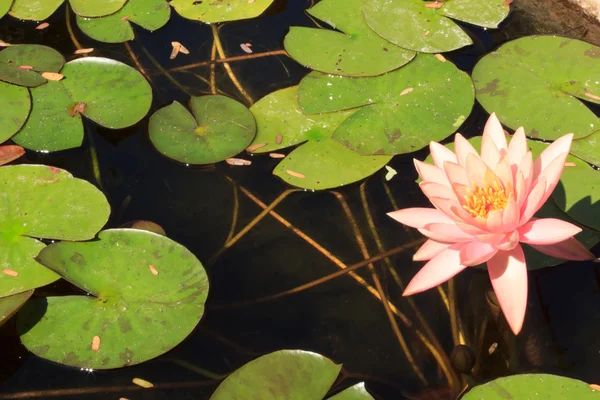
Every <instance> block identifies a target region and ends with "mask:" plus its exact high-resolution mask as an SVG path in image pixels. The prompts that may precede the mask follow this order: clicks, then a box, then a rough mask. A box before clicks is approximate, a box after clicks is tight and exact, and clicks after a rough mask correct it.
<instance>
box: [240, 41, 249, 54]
mask: <svg viewBox="0 0 600 400" xmlns="http://www.w3.org/2000/svg"><path fill="white" fill-rule="evenodd" d="M249 44H250V43H242V44H240V47H241V48H242V50H244V53H248V54H250V53H252V49H251V48H250V46H251V45H250V46H248V45H249Z"/></svg>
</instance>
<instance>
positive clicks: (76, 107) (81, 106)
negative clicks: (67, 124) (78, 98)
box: [71, 103, 85, 117]
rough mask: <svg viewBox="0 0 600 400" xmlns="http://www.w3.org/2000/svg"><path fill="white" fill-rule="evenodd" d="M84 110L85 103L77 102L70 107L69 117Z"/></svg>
mask: <svg viewBox="0 0 600 400" xmlns="http://www.w3.org/2000/svg"><path fill="white" fill-rule="evenodd" d="M84 112H85V103H77V104H75V105H74V106H73V108H72V109H71V117H74V116H76V115H77V114H83V113H84Z"/></svg>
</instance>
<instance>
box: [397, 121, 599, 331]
mask: <svg viewBox="0 0 600 400" xmlns="http://www.w3.org/2000/svg"><path fill="white" fill-rule="evenodd" d="M572 138H573V134H568V135H565V136H563V137H561V138H560V139H558V140H556V141H554V142H553V143H552V144H551V145H550V146H548V147H547V148H546V149H545V150H544V151H543V153H542V154H541V155H540V156H539V158H538V159H536V160H535V161H534V160H533V157H532V155H531V152H530V151H529V149H528V147H527V141H526V137H525V132H524V130H523V128H519V129H518V130H517V131H516V132H515V133H514V135H513V136H512V139H511V141H510V143H509V144H507V141H506V136H505V134H504V130H503V129H502V125H501V124H500V121H498V118H497V117H496V115H495V114H492V115H491V116H490V118H489V119H488V121H487V123H486V125H485V128H484V131H483V136H482V139H481V154H478V153H477V151H476V150H475V149H474V148H473V146H472V145H471V144H470V143H469V142H468V141H467V140H466V139H465V138H464V137H463V136H462V135H460V134H458V133H457V134H456V136H455V140H454V152H452V151H451V150H449V149H447V148H446V147H444V146H442V145H441V144H439V143H435V142H431V143H430V150H431V156H432V158H433V161H434V165H431V164H427V163H424V162H421V161H418V160H414V162H415V166H416V168H417V171H418V172H419V175H420V176H421V178H422V180H423V181H422V182H421V183H420V184H419V186H420V187H421V190H422V191H423V193H424V194H425V195H426V196H427V197H428V198H429V200H430V201H431V203H432V204H433V205H434V207H435V208H407V209H403V210H398V211H394V212H390V213H388V215H389V216H390V217H392V218H394V219H395V220H397V221H398V222H400V223H402V224H405V225H408V226H411V227H413V228H417V229H418V230H419V232H421V233H422V234H423V235H425V236H427V237H428V240H427V241H426V242H425V243H424V244H423V246H422V247H421V248H420V249H419V250H418V251H417V252H416V253H415V255H414V257H413V259H414V260H417V261H425V260H429V261H428V262H427V263H426V264H425V265H424V266H423V268H422V269H421V270H420V271H419V272H418V273H417V275H415V277H414V278H413V279H412V281H411V282H410V283H409V285H408V286H407V288H406V290H405V292H404V296H408V295H412V294H415V293H419V292H422V291H424V290H427V289H430V288H432V287H435V286H437V285H439V284H441V283H443V282H445V281H447V280H448V279H450V278H452V277H453V276H454V275H456V274H457V273H459V272H460V271H462V270H463V269H465V268H467V267H470V266H476V265H479V264H481V263H484V262H485V263H487V269H488V272H489V275H490V279H491V281H492V286H493V288H494V291H495V293H496V296H497V297H498V302H499V303H500V307H501V308H502V311H503V312H504V315H505V317H506V320H507V322H508V324H509V326H510V328H511V329H512V331H513V332H514V333H515V334H518V333H519V331H520V330H521V327H522V326H523V320H524V318H525V309H526V307H527V266H526V265H525V257H524V255H523V248H522V247H521V244H520V243H526V244H528V245H530V246H532V247H534V248H535V249H537V250H538V251H540V252H542V253H545V254H548V255H550V256H553V257H558V258H563V259H566V260H589V259H594V258H595V257H594V255H593V254H592V253H591V252H590V251H589V250H587V249H586V248H585V247H584V246H583V245H582V244H581V243H579V242H578V241H577V240H576V239H575V238H573V236H574V235H576V234H577V233H579V232H580V231H581V229H580V228H579V227H577V226H575V225H573V224H571V223H569V222H566V221H563V220H560V219H555V218H535V217H533V215H534V214H535V213H536V211H537V210H538V209H539V208H540V207H541V206H542V205H543V204H544V203H545V202H546V200H547V199H548V197H549V196H550V194H551V193H552V191H553V190H554V188H555V187H556V185H557V184H558V181H559V179H560V176H561V174H562V171H563V168H564V166H565V160H566V158H567V155H568V153H569V150H570V148H571V140H572Z"/></svg>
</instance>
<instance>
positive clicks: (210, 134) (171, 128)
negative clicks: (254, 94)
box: [148, 95, 256, 164]
mask: <svg viewBox="0 0 600 400" xmlns="http://www.w3.org/2000/svg"><path fill="white" fill-rule="evenodd" d="M190 108H191V109H192V112H191V113H190V112H189V111H188V110H187V109H186V108H185V107H184V106H183V105H181V104H180V103H178V102H176V101H175V102H173V103H172V104H171V105H169V106H167V107H164V108H161V109H160V110H158V111H157V112H155V113H154V114H153V115H152V117H150V123H149V126H148V131H149V132H150V140H151V141H152V144H154V146H155V147H156V149H157V150H158V151H160V152H161V153H162V154H164V155H165V156H167V157H169V158H172V159H174V160H177V161H180V162H183V163H188V164H211V163H215V162H219V161H223V160H225V159H226V158H229V157H232V156H234V155H236V154H238V153H239V152H240V151H242V150H244V149H245V148H246V147H248V145H249V144H250V142H252V139H253V138H254V135H255V134H256V122H255V121H254V117H253V116H252V113H251V112H250V111H249V110H248V109H247V108H246V107H245V106H244V105H243V104H241V103H238V102H237V101H235V100H233V99H230V98H228V97H225V96H220V95H211V96H201V97H192V98H191V99H190Z"/></svg>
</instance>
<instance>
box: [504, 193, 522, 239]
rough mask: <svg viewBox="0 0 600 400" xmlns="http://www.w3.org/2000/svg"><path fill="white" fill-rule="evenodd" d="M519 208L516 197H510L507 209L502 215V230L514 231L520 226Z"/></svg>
mask: <svg viewBox="0 0 600 400" xmlns="http://www.w3.org/2000/svg"><path fill="white" fill-rule="evenodd" d="M519 217H520V215H519V207H518V206H517V201H516V200H515V197H514V196H510V197H509V198H508V201H507V203H506V208H505V209H504V213H503V214H502V225H503V227H502V230H503V231H504V232H508V231H512V230H513V229H515V228H516V227H517V225H518V224H519Z"/></svg>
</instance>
